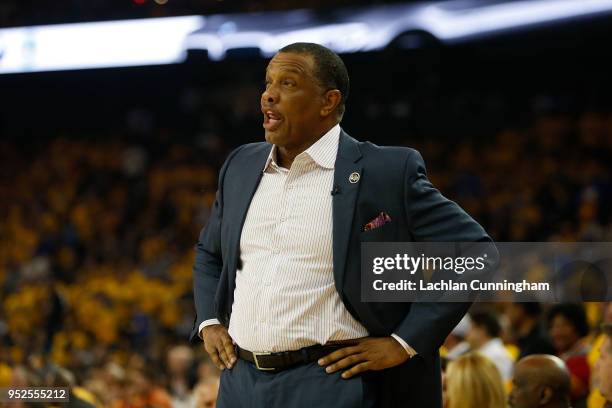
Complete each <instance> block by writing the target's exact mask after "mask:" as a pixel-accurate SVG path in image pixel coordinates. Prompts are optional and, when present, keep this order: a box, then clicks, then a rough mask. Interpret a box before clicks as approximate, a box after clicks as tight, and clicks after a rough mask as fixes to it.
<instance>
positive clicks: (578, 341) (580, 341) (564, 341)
mask: <svg viewBox="0 0 612 408" xmlns="http://www.w3.org/2000/svg"><path fill="white" fill-rule="evenodd" d="M548 330H549V333H550V338H551V339H552V343H553V346H554V347H555V350H556V354H557V356H559V357H560V358H561V359H562V360H563V361H564V362H565V364H566V365H567V368H568V369H569V372H570V374H571V380H572V382H571V396H572V401H573V406H574V408H577V407H580V406H585V404H586V401H585V399H586V396H587V394H588V392H589V382H590V377H591V369H590V367H589V364H588V362H587V353H588V352H589V345H588V343H587V342H586V341H585V339H584V338H585V337H586V336H587V335H588V334H589V325H588V322H587V318H586V313H585V311H584V307H583V306H582V305H580V304H574V303H562V304H559V305H555V306H553V307H552V308H551V309H550V311H549V312H548Z"/></svg>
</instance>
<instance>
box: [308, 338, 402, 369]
mask: <svg viewBox="0 0 612 408" xmlns="http://www.w3.org/2000/svg"><path fill="white" fill-rule="evenodd" d="M409 358H410V356H409V355H408V353H407V352H406V350H405V349H404V348H403V347H402V345H401V344H399V343H398V342H397V340H395V339H394V338H393V337H391V336H389V337H363V338H361V339H356V340H355V344H353V345H350V346H347V347H344V348H341V349H340V350H336V351H334V352H333V353H330V354H328V355H326V356H325V357H323V358H321V359H319V365H320V366H327V367H326V368H325V371H326V372H327V373H328V374H330V373H333V372H336V371H338V370H342V369H344V368H347V367H350V369H349V370H346V371H345V372H343V373H342V378H351V377H352V376H354V375H356V374H359V373H362V372H364V371H369V370H374V371H378V370H384V369H385V368H391V367H395V366H397V365H400V364H402V363H403V362H405V361H406V360H408V359H409Z"/></svg>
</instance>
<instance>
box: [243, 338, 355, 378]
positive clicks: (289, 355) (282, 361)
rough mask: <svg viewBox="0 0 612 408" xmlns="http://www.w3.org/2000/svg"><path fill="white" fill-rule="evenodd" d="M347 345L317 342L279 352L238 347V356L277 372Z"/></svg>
mask: <svg viewBox="0 0 612 408" xmlns="http://www.w3.org/2000/svg"><path fill="white" fill-rule="evenodd" d="M346 346H347V345H346V344H328V345H320V344H316V345H314V346H309V347H304V348H302V349H299V350H293V351H282V352H278V353H254V352H251V351H248V350H245V349H242V348H240V347H237V350H238V357H240V358H241V359H243V360H246V361H248V362H251V363H253V364H255V367H257V369H258V370H261V371H268V372H270V373H275V372H279V371H282V370H286V369H288V368H291V367H295V366H297V365H300V364H308V363H312V362H313V361H316V360H318V359H320V358H321V357H324V356H326V355H328V354H329V353H332V352H334V351H336V350H339V349H341V348H343V347H346Z"/></svg>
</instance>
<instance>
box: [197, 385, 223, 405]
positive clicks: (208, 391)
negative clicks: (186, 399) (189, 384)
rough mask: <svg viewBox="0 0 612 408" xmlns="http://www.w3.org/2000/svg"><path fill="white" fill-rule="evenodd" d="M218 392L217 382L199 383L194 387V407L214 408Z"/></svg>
mask: <svg viewBox="0 0 612 408" xmlns="http://www.w3.org/2000/svg"><path fill="white" fill-rule="evenodd" d="M218 393H219V384H218V383H205V384H199V385H198V386H197V387H196V389H195V394H196V408H215V406H216V405H217V395H218Z"/></svg>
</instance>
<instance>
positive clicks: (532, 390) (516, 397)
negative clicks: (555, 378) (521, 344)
mask: <svg viewBox="0 0 612 408" xmlns="http://www.w3.org/2000/svg"><path fill="white" fill-rule="evenodd" d="M532 371H533V369H532V368H531V367H529V366H526V365H525V364H521V363H520V362H519V363H518V364H517V365H516V367H515V368H514V377H513V378H512V391H511V392H510V396H509V398H508V405H510V407H511V408H535V407H539V406H541V405H543V404H541V403H542V402H543V401H542V400H543V399H545V398H550V389H548V390H547V389H546V387H544V386H543V385H541V384H540V383H539V381H537V378H536V377H535V376H534V375H533V372H532Z"/></svg>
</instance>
